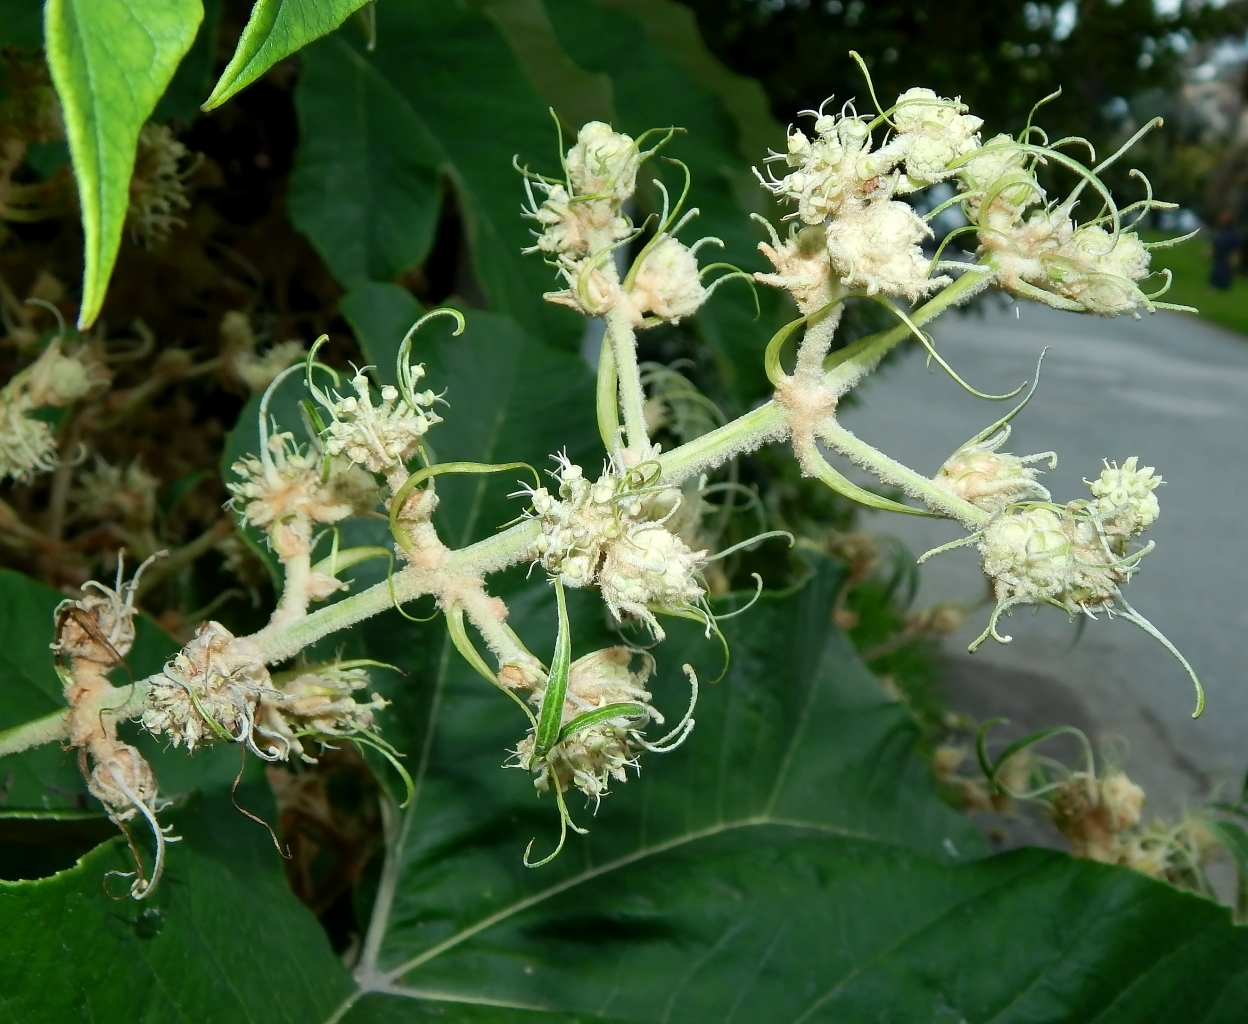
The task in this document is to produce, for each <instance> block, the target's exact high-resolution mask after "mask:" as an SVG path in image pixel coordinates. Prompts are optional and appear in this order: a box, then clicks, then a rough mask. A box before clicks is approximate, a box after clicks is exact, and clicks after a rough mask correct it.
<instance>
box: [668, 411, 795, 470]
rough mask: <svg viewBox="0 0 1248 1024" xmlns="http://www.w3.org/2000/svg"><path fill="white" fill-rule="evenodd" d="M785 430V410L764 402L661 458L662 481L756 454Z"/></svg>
mask: <svg viewBox="0 0 1248 1024" xmlns="http://www.w3.org/2000/svg"><path fill="white" fill-rule="evenodd" d="M788 429H789V428H788V426H787V425H786V423H785V418H784V410H783V409H782V408H781V407H780V406H778V405H777V404H776V403H775V402H767V403H766V404H765V405H760V406H759V407H758V408H757V409H753V410H751V411H750V412H747V413H746V414H745V415H744V416H740V417H738V418H737V419H735V420H733V421H732V422H731V423H725V424H724V425H723V426H722V427H716V428H715V429H714V430H712V431H711V432H710V433H709V434H703V435H702V436H701V437H697V438H694V439H693V440H692V441H689V442H688V443H687V444H682V445H681V446H680V447H679V448H673V449H672V450H671V451H670V452H667V453H665V454H663V455H660V456H659V465H661V466H662V467H663V476H662V480H663V481H664V482H665V483H669V484H679V483H682V482H683V481H685V480H688V479H689V478H690V477H692V476H696V475H697V474H698V473H701V472H702V471H703V470H708V469H714V468H715V467H716V466H719V465H722V464H723V463H725V462H727V461H728V460H729V459H734V458H736V457H737V456H738V455H744V454H745V453H747V452H752V451H755V450H757V449H758V448H761V447H762V446H763V445H764V444H766V443H767V442H768V441H778V440H780V439H781V438H783V437H785V436H786V435H787V434H788Z"/></svg>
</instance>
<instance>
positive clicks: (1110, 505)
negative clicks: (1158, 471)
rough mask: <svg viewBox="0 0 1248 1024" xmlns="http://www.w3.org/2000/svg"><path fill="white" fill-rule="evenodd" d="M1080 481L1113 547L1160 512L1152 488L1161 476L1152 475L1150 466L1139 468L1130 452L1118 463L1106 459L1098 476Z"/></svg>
mask: <svg viewBox="0 0 1248 1024" xmlns="http://www.w3.org/2000/svg"><path fill="white" fill-rule="evenodd" d="M1084 482H1085V483H1086V484H1087V485H1088V487H1089V489H1090V490H1091V491H1092V496H1093V497H1094V498H1095V499H1096V501H1095V502H1094V503H1093V504H1094V506H1095V508H1096V512H1097V515H1098V516H1099V518H1100V520H1101V522H1102V524H1104V527H1105V532H1106V534H1107V535H1108V536H1109V537H1110V543H1111V546H1114V547H1115V549H1117V548H1118V547H1119V546H1125V544H1126V542H1127V541H1128V540H1130V539H1131V538H1132V537H1137V536H1139V535H1140V534H1141V533H1143V532H1144V531H1145V530H1147V529H1148V528H1149V527H1150V526H1152V525H1153V523H1155V522H1156V521H1157V517H1158V516H1159V515H1160V514H1161V507H1160V505H1158V503H1157V495H1156V494H1154V493H1153V492H1154V491H1155V490H1157V488H1158V487H1160V486H1161V484H1162V479H1161V477H1159V476H1155V475H1154V473H1153V467H1152V466H1145V467H1144V468H1142V469H1141V468H1139V460H1138V458H1137V457H1136V456H1134V455H1132V456H1131V458H1129V459H1127V460H1126V461H1124V462H1123V464H1122V466H1121V467H1119V466H1118V464H1117V463H1114V462H1108V461H1107V462H1106V463H1105V468H1104V469H1103V470H1101V475H1100V476H1099V477H1097V478H1096V479H1095V480H1086V481H1084Z"/></svg>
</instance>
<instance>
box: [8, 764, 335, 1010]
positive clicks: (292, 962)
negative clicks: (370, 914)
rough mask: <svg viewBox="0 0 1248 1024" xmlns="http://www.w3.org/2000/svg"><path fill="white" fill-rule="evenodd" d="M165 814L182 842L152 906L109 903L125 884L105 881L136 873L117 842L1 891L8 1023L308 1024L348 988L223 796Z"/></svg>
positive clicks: (251, 831) (253, 834)
mask: <svg viewBox="0 0 1248 1024" xmlns="http://www.w3.org/2000/svg"><path fill="white" fill-rule="evenodd" d="M264 799H265V797H264V796H263V794H262V792H260V791H258V790H257V789H256V788H254V787H253V788H248V789H244V790H242V791H241V792H240V793H239V801H240V802H241V803H243V804H244V805H246V806H249V807H253V808H259V809H261V810H266V809H265V808H264V805H263V800H264ZM267 813H268V814H269V815H270V816H272V813H273V811H272V808H271V806H270V807H269V808H267ZM167 817H169V819H170V823H171V824H172V825H173V827H174V829H175V830H176V832H177V833H178V834H180V835H181V836H182V840H181V842H179V843H176V844H174V845H172V846H171V847H170V851H171V854H172V855H171V857H170V861H169V867H168V871H167V873H166V875H165V877H164V880H163V881H162V882H161V884H160V886H159V887H158V888H157V889H156V890H155V892H154V893H153V894H152V896H150V897H149V898H148V899H147V900H145V901H143V902H136V901H134V900H130V899H118V898H116V895H110V892H115V893H116V894H124V893H125V891H126V882H125V881H124V880H123V879H120V878H116V877H112V878H110V877H108V876H107V872H110V871H120V872H126V871H129V870H131V868H132V866H133V865H132V862H131V861H130V855H129V853H128V851H127V850H126V847H125V844H124V843H123V842H122V841H121V840H120V839H117V840H113V841H111V842H109V843H106V844H105V845H103V846H101V847H99V848H98V849H96V850H94V851H92V852H91V853H90V854H89V855H87V856H86V857H84V858H83V859H82V860H81V861H80V862H79V863H78V864H77V865H76V866H75V867H73V868H72V869H71V870H68V871H63V872H61V873H59V874H57V875H55V876H54V877H52V878H47V879H41V880H39V881H34V882H3V881H0V934H2V935H3V936H4V941H3V944H0V1021H5V1022H13V1024H17V1022H21V1024H66V1022H68V1021H81V1022H84V1024H117V1022H119V1021H126V1022H135V1024H138V1022H145V1024H165V1022H167V1021H195V1024H243V1022H255V1024H276V1022H279V1021H280V1022H288V1024H304V1022H309V1021H319V1020H324V1019H325V1018H326V1017H327V1016H328V1015H329V1013H330V1012H331V1011H332V1009H333V1007H334V1006H335V1005H336V1004H337V1003H339V1002H340V1001H341V1000H342V999H343V997H344V996H345V995H346V994H347V993H348V992H349V991H350V988H351V985H350V979H349V977H348V975H347V972H346V970H345V968H343V966H342V964H341V962H340V961H339V960H338V958H337V957H336V956H334V954H333V952H332V951H331V950H330V948H329V943H328V941H326V938H325V933H324V932H323V931H322V930H321V928H320V926H319V925H318V924H317V922H316V919H315V918H314V917H313V916H312V914H311V913H310V912H309V911H308V910H307V909H306V908H305V907H303V906H302V905H301V904H300V903H299V901H298V900H296V899H295V897H294V896H293V895H292V894H291V892H290V889H289V888H288V887H287V885H286V881H285V879H284V878H283V876H282V871H281V868H280V867H279V863H280V862H279V860H278V857H277V853H276V852H275V851H274V849H273V844H272V843H271V842H270V841H269V838H268V836H267V835H266V834H265V832H264V830H263V829H262V828H260V827H259V826H258V825H256V824H255V823H254V822H252V821H249V820H247V819H246V818H244V817H243V815H242V814H240V813H239V811H238V810H237V809H236V808H235V807H234V806H233V805H232V804H231V802H230V799H229V798H228V796H227V795H225V794H220V795H218V796H217V797H215V798H211V799H203V798H195V799H192V800H190V801H189V802H188V803H187V804H186V805H185V806H184V807H183V808H182V809H181V810H180V811H179V812H178V813H177V814H169V815H167Z"/></svg>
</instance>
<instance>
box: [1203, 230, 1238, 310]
mask: <svg viewBox="0 0 1248 1024" xmlns="http://www.w3.org/2000/svg"><path fill="white" fill-rule="evenodd" d="M1238 255H1239V229H1238V228H1237V227H1236V226H1235V214H1233V213H1231V211H1230V210H1223V211H1222V212H1221V213H1219V214H1218V229H1217V231H1215V232H1214V235H1213V269H1212V270H1211V271H1210V272H1209V283H1210V284H1211V285H1212V286H1213V287H1214V288H1217V289H1218V290H1219V291H1226V290H1227V289H1228V288H1230V287H1231V277H1232V276H1233V274H1234V272H1235V258H1236V257H1237V256H1238Z"/></svg>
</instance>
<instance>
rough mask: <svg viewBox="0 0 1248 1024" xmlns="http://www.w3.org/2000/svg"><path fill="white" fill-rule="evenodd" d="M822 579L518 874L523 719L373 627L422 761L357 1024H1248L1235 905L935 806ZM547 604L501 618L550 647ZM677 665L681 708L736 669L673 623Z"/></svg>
mask: <svg viewBox="0 0 1248 1024" xmlns="http://www.w3.org/2000/svg"><path fill="white" fill-rule="evenodd" d="M813 569H814V573H813V576H812V577H811V579H810V580H809V581H808V582H807V584H806V585H805V586H803V587H800V588H798V589H796V590H794V591H792V592H789V593H785V594H768V595H765V596H764V597H763V598H762V600H761V601H760V602H759V604H758V605H757V606H755V607H754V608H753V609H751V611H750V612H748V613H747V614H746V615H743V616H740V617H738V618H734V619H732V620H730V621H726V622H724V624H723V625H724V631H725V633H726V634H727V636H728V640H729V642H730V644H731V645H732V649H733V664H732V668H731V671H730V672H729V674H728V676H727V677H726V678H725V680H724V681H723V682H722V683H721V684H719V685H718V686H715V687H708V688H706V689H705V690H704V692H703V695H702V700H701V702H700V704H699V707H698V710H697V720H698V724H697V728H696V729H695V730H694V732H693V734H692V735H691V736H690V738H689V739H688V741H687V742H686V743H685V744H684V746H683V747H681V748H680V749H679V750H677V751H676V752H674V753H671V754H668V755H664V756H658V757H656V756H654V755H651V754H646V755H643V758H642V767H641V774H640V777H638V778H632V777H630V780H629V782H628V783H627V784H626V785H617V786H616V787H615V791H614V792H613V794H612V796H611V797H610V798H609V799H608V800H606V801H604V802H603V804H602V807H601V809H600V810H599V811H598V813H597V815H596V816H593V815H592V808H590V809H588V810H580V808H579V807H578V806H577V804H579V800H578V801H573V802H572V806H571V807H570V810H571V811H572V813H573V815H574V817H575V818H577V820H578V822H579V824H581V825H583V826H586V827H588V828H589V830H590V831H589V834H588V835H587V836H573V837H571V838H570V839H569V842H568V845H567V847H566V848H565V850H564V852H563V854H562V855H561V857H560V858H559V859H558V860H556V861H555V862H554V863H553V864H552V865H551V866H550V867H548V868H543V869H540V870H537V871H530V870H527V869H525V868H524V867H522V866H521V863H520V855H521V853H522V851H523V849H524V847H525V844H526V843H527V842H528V840H529V838H530V837H532V836H534V835H538V836H544V837H548V838H553V834H555V833H556V830H557V825H556V817H555V808H554V806H553V801H551V800H550V799H549V798H548V797H547V798H545V799H542V800H538V799H537V798H536V796H535V794H534V792H533V789H532V786H531V782H530V779H529V778H528V777H526V775H525V774H524V773H521V772H518V771H514V770H512V771H510V772H507V771H503V770H502V769H500V767H499V765H500V763H501V761H502V760H503V758H504V756H505V751H506V750H507V749H508V748H514V746H515V743H516V741H517V740H518V739H519V738H520V737H521V736H522V735H523V733H524V731H525V729H526V727H527V723H525V722H524V721H523V719H522V716H521V715H520V714H518V713H517V712H516V710H515V709H514V708H512V707H511V706H510V705H509V704H508V703H507V702H506V701H504V700H501V699H499V696H498V695H497V694H496V693H495V692H494V691H493V689H492V688H491V687H490V686H489V684H488V683H486V682H484V681H483V680H480V679H479V678H477V677H476V675H475V674H474V673H473V672H472V670H471V669H469V668H468V667H467V666H466V665H465V664H463V663H462V662H461V661H460V659H459V658H458V656H457V655H456V654H455V653H454V651H453V650H452V649H451V647H450V645H449V642H448V641H446V640H445V634H444V632H443V631H442V630H441V629H439V628H437V627H435V626H432V625H431V626H424V627H413V626H408V625H402V626H400V625H399V624H397V623H396V622H394V621H385V620H373V621H371V622H369V623H366V624H364V625H363V626H362V627H360V628H359V631H358V633H357V635H356V636H355V637H354V640H355V642H357V643H363V645H364V649H366V650H367V651H369V652H370V653H371V654H372V655H373V656H375V657H378V658H381V659H383V660H388V661H393V662H396V663H399V664H401V665H402V666H403V667H404V668H405V669H406V670H407V671H408V672H409V675H408V676H407V678H406V681H403V682H400V683H398V684H397V685H394V686H393V687H392V688H391V689H390V692H388V693H387V696H389V697H390V698H392V699H393V700H394V701H395V705H394V706H393V707H392V708H391V709H389V710H388V712H387V716H386V720H385V729H386V731H387V735H388V736H389V738H390V739H391V740H392V741H394V742H395V743H396V744H397V745H398V746H399V747H400V749H405V750H406V751H407V753H408V756H409V758H410V759H411V762H412V763H413V764H420V765H421V766H422V768H421V771H420V772H419V773H418V779H417V785H418V793H417V797H416V799H415V801H414V802H413V804H412V805H411V806H410V807H409V808H408V810H407V811H406V812H405V813H406V817H404V818H403V820H402V821H401V822H400V827H399V829H398V837H399V838H398V840H397V842H396V844H395V845H394V847H393V851H392V854H391V861H390V864H389V867H388V869H387V871H386V873H385V874H383V878H382V884H381V887H380V889H379V896H378V899H377V903H376V905H375V906H374V908H373V916H372V924H371V926H370V930H369V934H368V936H367V937H366V941H365V946H364V949H365V954H364V961H363V963H362V965H361V966H360V967H359V968H357V972H356V976H357V978H358V979H360V981H359V983H358V984H359V989H358V992H357V995H356V996H354V997H352V999H351V1000H349V1003H348V1005H347V1007H346V1013H345V1015H343V1016H342V1017H340V1018H337V1019H340V1020H341V1021H342V1022H343V1024H366V1022H374V1021H386V1020H395V1021H397V1020H409V1019H416V1020H419V1019H423V1016H422V1014H421V1008H427V1012H428V1013H429V1014H430V1015H431V1016H432V1014H433V1013H434V1012H436V1011H437V1010H440V1009H441V1008H442V1007H444V1006H445V1005H446V1003H447V1002H448V1001H454V1003H456V1004H461V1005H464V1006H466V1007H474V1008H476V1009H474V1010H469V1009H464V1010H462V1011H460V1012H461V1013H462V1015H463V1016H462V1018H461V1019H463V1020H477V1019H486V1020H490V1019H493V1018H492V1017H491V1016H490V1014H491V1013H492V1010H491V1009H490V1008H491V1007H499V1006H503V1007H514V1008H516V1016H515V1017H514V1018H512V1019H516V1020H524V1019H525V1018H524V1017H522V1016H520V1015H519V1013H518V1010H519V1009H520V1008H528V1009H530V1010H531V1011H532V1012H533V1013H534V1014H537V1016H535V1017H534V1018H533V1019H535V1020H538V1021H541V1020H543V1019H546V1018H543V1017H542V1016H541V1015H540V1011H545V1013H546V1014H548V1015H549V1017H548V1019H550V1020H564V1019H571V1018H574V1017H575V1016H576V1015H584V1016H586V1017H591V1018H592V1017H594V1016H595V1015H599V1014H601V1015H604V1016H611V1017H616V1018H621V1019H625V1020H632V1021H660V1020H668V1021H672V1020H682V1021H683V1020H688V1021H702V1020H725V1019H729V1018H731V1019H740V1020H751V1021H773V1020H774V1021H797V1020H802V1021H829V1022H832V1021H835V1022H842V1021H866V1020H895V1021H941V1020H949V1021H951V1022H953V1021H958V1020H965V1021H968V1022H988V1021H996V1022H1022V1021H1027V1022H1031V1024H1039V1022H1053V1024H1057V1022H1059V1021H1060V1022H1069V1021H1076V1020H1078V1021H1091V1020H1096V1021H1097V1022H1098V1024H1109V1022H1116V1024H1124V1022H1138V1024H1145V1022H1150V1021H1154V1020H1183V1021H1184V1022H1185V1024H1186V1022H1188V1021H1191V1022H1204V1024H1212V1022H1225V1024H1231V1022H1233V1021H1236V1020H1238V1016H1237V1015H1238V1014H1240V1013H1241V1011H1242V991H1243V986H1244V985H1245V984H1248V967H1245V964H1248V932H1244V931H1242V930H1239V929H1235V928H1233V927H1232V926H1231V924H1230V922H1229V919H1228V915H1227V913H1226V911H1225V909H1224V908H1220V907H1218V906H1216V905H1214V904H1212V903H1209V902H1206V901H1203V900H1200V899H1198V898H1196V897H1193V896H1191V895H1188V894H1185V893H1181V892H1178V891H1177V890H1174V889H1172V888H1170V887H1168V886H1165V885H1163V884H1160V883H1158V882H1155V881H1152V880H1150V879H1147V878H1145V877H1144V876H1142V875H1140V874H1138V873H1135V872H1132V871H1130V870H1128V869H1122V868H1112V867H1107V866H1105V865H1101V864H1095V863H1092V862H1088V861H1075V860H1072V859H1071V858H1069V857H1067V856H1066V855H1064V854H1060V853H1056V852H1053V851H1048V850H1022V851H1017V852H1014V853H1011V854H1008V855H1004V856H998V857H986V856H985V854H986V851H985V848H984V843H983V840H982V839H981V838H980V836H979V833H978V831H977V829H976V828H975V827H974V826H972V825H971V824H970V822H969V821H968V820H966V819H964V818H962V817H960V816H958V815H956V814H954V813H953V812H952V811H951V810H949V809H948V808H947V807H945V806H944V805H943V804H942V803H941V802H940V801H939V800H938V799H937V797H936V795H935V792H934V784H933V780H932V776H931V773H930V769H929V768H928V767H927V766H926V765H925V764H924V763H923V762H922V761H921V759H920V758H919V757H918V756H917V755H916V753H915V751H914V745H915V741H916V739H917V735H918V734H917V729H916V727H915V726H914V725H913V724H912V723H911V721H910V720H909V718H908V716H907V714H906V713H905V712H904V711H903V710H902V709H901V708H900V707H899V706H897V705H896V704H893V703H891V702H890V701H889V700H887V699H886V698H885V697H884V696H883V695H882V693H881V692H880V689H879V687H878V686H877V685H876V684H875V682H874V680H873V679H872V678H871V677H870V675H869V674H868V673H867V672H866V671H865V669H864V668H863V667H862V666H861V664H860V663H859V662H858V661H857V659H856V657H855V656H854V654H853V652H852V650H851V649H850V647H849V645H848V643H847V641H846V640H845V638H844V636H843V635H841V634H840V633H839V632H838V631H837V630H835V629H834V628H833V627H831V626H830V625H829V619H830V614H831V611H832V608H833V607H834V602H835V598H836V594H837V593H838V591H839V589H840V585H841V582H842V579H843V575H842V570H841V569H840V568H839V567H838V566H836V565H835V563H831V562H829V561H827V560H824V559H817V560H816V561H815V562H814V564H813ZM569 596H570V597H571V596H574V595H573V594H570V595H569ZM550 598H551V595H550V594H549V591H548V590H546V588H535V587H532V586H528V587H524V588H523V589H520V590H519V591H518V592H517V594H516V596H514V597H512V598H511V599H510V600H509V604H510V607H511V612H512V615H511V618H510V619H509V622H511V623H512V625H513V626H515V628H516V629H517V630H518V631H519V632H520V634H521V636H522V637H523V638H524V639H525V641H526V643H527V644H528V645H529V646H530V647H531V648H533V649H545V648H546V646H547V645H548V644H549V641H550V637H551V636H553V634H554V625H555V624H554V618H555V617H554V614H553V608H552V607H551V605H552V601H551V599H550ZM594 604H595V599H594V598H593V596H592V595H590V596H589V597H588V599H587V600H586V602H585V603H584V604H582V605H581V606H580V607H577V608H573V609H572V620H573V622H574V623H576V624H577V626H578V632H577V635H576V640H577V643H578V646H580V647H588V648H592V647H594V646H596V645H601V644H604V643H609V642H610V635H609V634H608V633H606V632H605V631H604V632H602V633H599V632H597V631H596V630H595V628H594V626H593V625H592V623H593V620H594V616H593V614H592V608H593V606H594ZM657 654H658V657H659V659H660V668H661V671H660V673H659V676H658V678H657V679H653V680H651V682H650V683H649V684H648V688H649V689H651V690H652V691H653V692H654V694H655V698H654V699H655V702H656V703H657V704H658V706H659V707H660V709H662V710H666V709H668V708H671V709H672V710H673V711H676V710H677V709H678V708H679V707H680V706H681V705H682V704H683V701H684V699H685V698H686V697H687V687H686V686H685V685H682V683H683V681H682V679H681V678H680V673H679V672H678V671H676V669H677V666H678V665H679V664H680V663H681V662H682V661H691V662H693V663H694V664H695V665H706V664H707V662H708V661H711V662H713V661H714V660H715V659H716V658H717V654H716V653H715V650H714V645H713V644H710V643H708V642H707V641H706V640H705V638H704V637H703V636H702V632H701V630H700V629H697V628H693V627H689V628H686V624H684V623H679V622H678V623H675V624H673V626H672V627H671V630H670V634H669V640H668V642H667V643H665V644H664V645H662V646H661V647H660V648H659V649H658V651H657ZM413 681H419V682H418V683H414V682H413ZM424 737H428V738H429V739H428V743H427V744H422V739H423V738H424ZM571 795H575V793H573V794H571ZM383 989H384V991H383ZM478 1013H479V1014H484V1015H485V1016H484V1017H483V1018H482V1017H477V1016H476V1015H475V1014H478ZM502 1019H508V1018H507V1017H503V1018H502Z"/></svg>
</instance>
